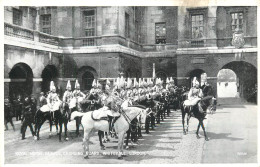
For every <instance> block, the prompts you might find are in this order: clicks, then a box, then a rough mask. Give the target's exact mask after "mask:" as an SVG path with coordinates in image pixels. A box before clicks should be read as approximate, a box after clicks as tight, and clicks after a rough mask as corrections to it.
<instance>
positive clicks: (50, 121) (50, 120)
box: [49, 116, 52, 137]
mask: <svg viewBox="0 0 260 167" xmlns="http://www.w3.org/2000/svg"><path fill="white" fill-rule="evenodd" d="M49 124H50V134H49V137H51V136H52V119H51V116H50V119H49Z"/></svg>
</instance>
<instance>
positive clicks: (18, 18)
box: [13, 8, 22, 25]
mask: <svg viewBox="0 0 260 167" xmlns="http://www.w3.org/2000/svg"><path fill="white" fill-rule="evenodd" d="M13 24H15V25H22V11H20V10H18V9H15V8H13Z"/></svg>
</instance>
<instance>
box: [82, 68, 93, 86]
mask: <svg viewBox="0 0 260 167" xmlns="http://www.w3.org/2000/svg"><path fill="white" fill-rule="evenodd" d="M93 80H94V75H93V74H92V73H91V72H90V71H86V72H85V73H84V74H83V75H82V89H83V90H90V89H91V88H92V83H93Z"/></svg>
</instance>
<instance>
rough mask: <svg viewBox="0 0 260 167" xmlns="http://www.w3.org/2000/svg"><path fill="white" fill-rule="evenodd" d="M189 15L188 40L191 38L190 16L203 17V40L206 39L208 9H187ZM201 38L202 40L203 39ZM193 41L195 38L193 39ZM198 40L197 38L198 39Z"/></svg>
mask: <svg viewBox="0 0 260 167" xmlns="http://www.w3.org/2000/svg"><path fill="white" fill-rule="evenodd" d="M187 11H188V13H189V23H188V28H189V38H190V39H193V38H192V16H193V15H203V26H204V27H203V31H204V32H203V33H204V34H203V38H207V36H208V29H207V26H206V25H207V23H208V7H199V8H188V9H187ZM203 38H202V39H203ZM194 39H195V38H194ZM198 39H199V38H198Z"/></svg>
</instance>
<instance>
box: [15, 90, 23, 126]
mask: <svg viewBox="0 0 260 167" xmlns="http://www.w3.org/2000/svg"><path fill="white" fill-rule="evenodd" d="M13 109H14V110H15V111H14V112H15V117H16V121H18V120H21V116H22V110H23V101H22V98H21V95H19V96H18V97H17V99H16V100H15V101H14V108H13Z"/></svg>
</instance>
